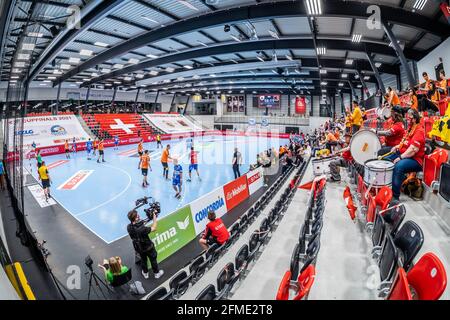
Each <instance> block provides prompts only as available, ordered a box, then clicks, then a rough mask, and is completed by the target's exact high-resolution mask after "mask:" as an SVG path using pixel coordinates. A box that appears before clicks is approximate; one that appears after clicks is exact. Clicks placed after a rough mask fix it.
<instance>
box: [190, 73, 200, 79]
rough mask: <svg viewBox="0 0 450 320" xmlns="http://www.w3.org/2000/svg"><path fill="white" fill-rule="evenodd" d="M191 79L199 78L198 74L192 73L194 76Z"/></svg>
mask: <svg viewBox="0 0 450 320" xmlns="http://www.w3.org/2000/svg"><path fill="white" fill-rule="evenodd" d="M192 78H193V79H199V78H200V76H199V75H198V74H194V76H193V77H192Z"/></svg>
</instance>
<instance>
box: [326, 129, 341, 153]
mask: <svg viewBox="0 0 450 320" xmlns="http://www.w3.org/2000/svg"><path fill="white" fill-rule="evenodd" d="M337 144H338V139H336V137H335V136H334V134H333V133H332V132H331V131H328V133H327V136H326V139H325V148H326V149H328V150H330V153H331V152H332V151H333V150H331V148H332V146H337Z"/></svg>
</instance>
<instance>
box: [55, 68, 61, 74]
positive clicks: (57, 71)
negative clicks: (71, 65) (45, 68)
mask: <svg viewBox="0 0 450 320" xmlns="http://www.w3.org/2000/svg"><path fill="white" fill-rule="evenodd" d="M53 74H62V72H61V71H59V70H58V69H55V70H53Z"/></svg>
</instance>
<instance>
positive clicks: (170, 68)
mask: <svg viewBox="0 0 450 320" xmlns="http://www.w3.org/2000/svg"><path fill="white" fill-rule="evenodd" d="M174 71H175V68H172V67H167V68H166V72H169V73H171V72H174Z"/></svg>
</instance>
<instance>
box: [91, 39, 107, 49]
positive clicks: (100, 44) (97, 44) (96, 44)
mask: <svg viewBox="0 0 450 320" xmlns="http://www.w3.org/2000/svg"><path fill="white" fill-rule="evenodd" d="M94 46H98V47H104V48H106V47H108V46H109V44H107V43H104V42H99V41H97V42H95V43H94Z"/></svg>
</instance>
